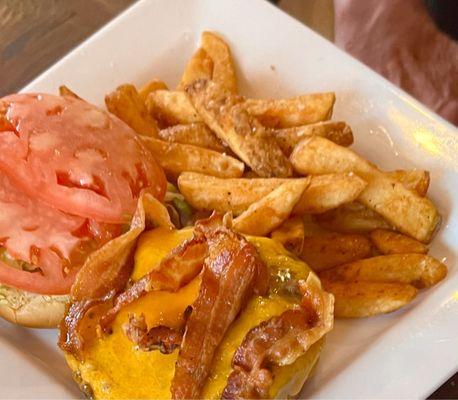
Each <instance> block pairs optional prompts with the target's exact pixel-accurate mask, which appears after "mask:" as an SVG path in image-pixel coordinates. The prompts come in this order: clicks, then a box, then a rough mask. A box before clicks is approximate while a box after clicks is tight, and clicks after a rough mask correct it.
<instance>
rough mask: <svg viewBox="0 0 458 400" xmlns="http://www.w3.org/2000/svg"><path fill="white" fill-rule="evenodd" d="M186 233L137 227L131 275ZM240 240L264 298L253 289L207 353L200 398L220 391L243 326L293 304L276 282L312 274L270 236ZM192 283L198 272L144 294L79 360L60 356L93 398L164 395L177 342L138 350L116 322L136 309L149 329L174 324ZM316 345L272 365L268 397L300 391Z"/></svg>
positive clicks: (195, 286)
mask: <svg viewBox="0 0 458 400" xmlns="http://www.w3.org/2000/svg"><path fill="white" fill-rule="evenodd" d="M191 235H192V230H191V229H185V230H181V231H169V230H166V229H162V228H158V229H155V230H153V231H150V232H147V233H144V234H143V235H142V237H141V238H140V241H139V244H138V248H137V251H136V256H135V268H134V271H133V273H132V278H133V279H134V280H137V279H139V278H141V277H142V276H143V275H144V274H145V273H147V272H148V271H150V270H152V269H154V267H155V266H157V265H158V263H159V262H160V261H161V260H162V258H164V257H165V256H166V255H167V254H168V253H169V252H170V250H171V249H173V248H174V247H175V246H177V245H179V244H180V243H182V242H183V241H184V240H185V239H187V238H189V237H190V236H191ZM248 240H249V241H250V242H251V243H253V244H254V245H255V246H256V248H257V249H258V252H259V254H260V256H261V258H262V259H263V261H264V262H265V263H266V264H267V266H268V267H269V271H270V274H271V289H270V291H269V294H268V295H266V296H264V297H261V296H254V297H253V298H252V299H251V300H250V301H249V302H248V304H247V305H246V308H245V309H244V310H243V312H242V313H241V315H240V316H239V317H238V318H237V319H236V320H235V322H234V323H233V324H232V325H231V327H230V328H229V330H228V332H227V333H226V335H225V337H224V339H223V341H222V343H221V344H220V346H219V347H218V349H217V352H216V354H215V357H214V362H213V366H212V370H211V373H210V376H209V377H208V379H207V383H206V385H205V387H204V389H203V392H202V397H203V398H220V396H221V394H222V391H223V389H224V387H225V386H226V382H227V377H228V376H229V374H230V373H231V371H232V367H231V360H232V356H233V354H234V352H235V351H236V349H237V348H238V346H239V345H240V343H241V342H242V340H243V338H244V337H245V335H246V334H247V333H248V331H249V330H250V329H252V328H253V327H255V326H256V325H258V324H259V323H261V322H262V321H265V320H268V319H270V318H271V317H273V316H276V315H279V314H281V313H282V312H283V311H285V310H287V309H289V308H292V307H295V306H296V304H297V297H296V298H295V297H294V293H289V292H288V290H286V291H285V290H284V288H285V286H284V285H282V284H284V283H287V282H288V280H289V279H290V278H295V279H306V278H307V277H308V276H309V274H310V273H311V274H313V272H311V271H310V269H309V268H308V267H307V265H306V264H305V263H303V262H302V261H299V260H297V259H295V258H294V257H293V256H291V255H290V254H289V253H288V252H287V251H286V250H285V249H284V248H283V247H282V246H281V245H280V244H278V243H277V242H274V241H273V240H271V239H267V238H258V237H256V238H255V237H248ZM316 279H318V278H316ZM317 284H318V283H317ZM199 285H200V277H197V278H195V279H194V280H193V281H191V282H190V283H189V284H188V285H187V286H185V287H183V288H182V289H180V290H179V291H177V292H176V293H171V292H154V293H149V294H148V295H147V296H145V297H143V298H141V299H139V300H138V301H136V302H135V303H134V304H131V305H130V306H128V307H126V308H125V309H123V310H122V312H120V313H119V314H118V316H117V318H116V320H115V322H114V324H113V333H112V334H111V335H107V336H105V337H103V338H102V339H100V340H96V341H94V343H93V344H91V345H90V346H89V348H87V349H86V351H85V355H86V359H85V362H84V363H79V362H77V361H76V360H75V359H74V358H72V357H71V356H67V360H68V362H69V365H70V367H71V368H72V369H73V371H74V372H75V374H76V376H77V378H76V379H77V380H79V381H80V382H84V383H85V389H86V391H89V392H90V395H92V396H93V397H94V398H96V399H122V398H124V399H125V398H136V399H141V398H161V399H164V398H170V383H171V380H172V378H173V374H174V368H175V362H176V359H177V356H178V349H177V350H175V351H174V352H173V353H171V354H168V355H164V354H162V353H160V352H159V351H150V352H144V351H141V350H138V349H136V347H135V345H134V344H133V343H132V342H131V341H130V340H129V339H128V338H127V337H126V335H125V334H124V333H123V331H122V325H123V324H124V323H125V322H126V321H127V319H128V315H129V314H137V315H140V314H141V313H143V314H144V315H145V318H146V322H147V324H148V327H149V328H151V327H153V326H157V325H167V326H171V327H178V326H179V324H180V323H181V321H182V317H183V313H184V310H185V309H186V307H187V306H188V305H190V304H192V303H193V301H194V299H195V298H196V297H197V295H198V292H199ZM286 287H287V286H286ZM321 346H322V341H320V342H318V343H316V344H315V345H314V346H312V348H311V349H310V350H309V351H308V352H307V354H305V355H304V356H302V357H300V358H299V359H298V360H297V361H296V362H295V363H294V364H292V365H289V366H287V367H281V368H280V367H277V368H276V369H275V370H274V373H275V381H274V384H273V386H272V388H271V397H276V396H278V395H280V396H286V395H287V394H295V393H296V392H297V391H298V390H300V388H301V387H302V384H303V382H304V380H305V379H306V377H307V376H308V374H309V373H310V370H311V369H312V367H313V365H314V364H315V362H316V360H317V358H318V355H319V352H320V350H321ZM288 385H290V386H291V387H288ZM285 390H286V392H285Z"/></svg>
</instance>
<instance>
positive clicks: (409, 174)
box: [385, 169, 430, 197]
mask: <svg viewBox="0 0 458 400" xmlns="http://www.w3.org/2000/svg"><path fill="white" fill-rule="evenodd" d="M385 174H386V175H387V176H389V177H390V178H392V179H394V180H396V181H398V182H401V183H402V184H403V185H404V186H405V187H406V188H407V189H409V190H414V191H415V192H417V193H418V194H419V195H420V196H422V197H425V196H426V193H427V192H428V187H429V180H430V179H429V172H428V171H424V170H421V169H412V170H407V171H406V170H402V169H398V170H396V171H391V172H385Z"/></svg>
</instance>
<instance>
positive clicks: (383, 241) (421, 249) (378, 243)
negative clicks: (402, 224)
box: [370, 229, 428, 254]
mask: <svg viewBox="0 0 458 400" xmlns="http://www.w3.org/2000/svg"><path fill="white" fill-rule="evenodd" d="M370 238H371V241H372V243H373V244H374V245H375V247H376V248H377V250H378V251H380V253H382V254H405V253H419V254H426V253H427V252H428V247H426V246H425V245H424V244H423V243H421V242H419V241H418V240H415V239H412V238H410V237H408V236H405V235H403V234H401V233H397V232H393V231H390V230H387V229H376V230H375V231H372V232H371V233H370Z"/></svg>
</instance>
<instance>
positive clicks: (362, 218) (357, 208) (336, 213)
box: [315, 202, 391, 233]
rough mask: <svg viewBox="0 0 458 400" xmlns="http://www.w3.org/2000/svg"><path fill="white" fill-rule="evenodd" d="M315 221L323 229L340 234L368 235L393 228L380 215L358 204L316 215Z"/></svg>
mask: <svg viewBox="0 0 458 400" xmlns="http://www.w3.org/2000/svg"><path fill="white" fill-rule="evenodd" d="M315 220H316V222H317V223H318V224H319V225H320V226H321V227H323V228H325V229H329V230H333V231H336V232H340V233H367V232H371V231H373V230H374V229H389V228H390V227H391V225H390V224H388V223H387V222H386V221H385V220H384V219H383V218H382V216H381V215H380V214H377V213H376V212H375V211H373V210H371V209H370V208H368V207H366V206H365V205H363V204H360V203H357V202H353V203H348V204H344V205H342V206H340V207H337V208H335V209H332V210H329V211H326V212H325V213H323V214H319V215H316V216H315Z"/></svg>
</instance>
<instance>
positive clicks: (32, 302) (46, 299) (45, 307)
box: [0, 285, 68, 328]
mask: <svg viewBox="0 0 458 400" xmlns="http://www.w3.org/2000/svg"><path fill="white" fill-rule="evenodd" d="M67 302H68V296H54V295H52V296H46V295H40V294H35V293H29V292H25V291H23V290H19V289H14V288H10V287H8V286H4V285H0V317H2V318H4V319H6V320H7V321H10V322H12V323H14V324H18V325H23V326H26V327H29V328H55V327H57V326H58V325H59V322H60V320H61V319H62V317H63V316H64V312H65V306H66V303H67Z"/></svg>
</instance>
